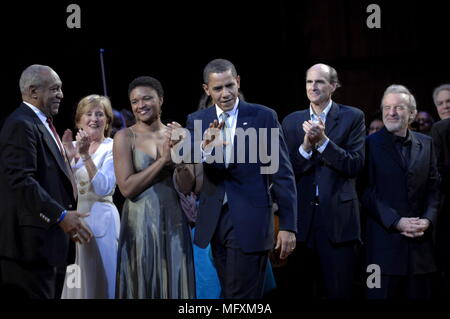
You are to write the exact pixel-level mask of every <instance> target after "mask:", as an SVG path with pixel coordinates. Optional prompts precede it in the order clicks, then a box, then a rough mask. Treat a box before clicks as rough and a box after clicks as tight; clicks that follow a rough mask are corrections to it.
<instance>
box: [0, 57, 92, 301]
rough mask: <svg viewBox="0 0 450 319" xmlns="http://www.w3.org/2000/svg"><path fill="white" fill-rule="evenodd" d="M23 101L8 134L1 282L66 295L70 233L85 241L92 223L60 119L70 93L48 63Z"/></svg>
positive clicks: (13, 290) (1, 182)
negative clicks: (81, 202) (80, 203)
mask: <svg viewBox="0 0 450 319" xmlns="http://www.w3.org/2000/svg"><path fill="white" fill-rule="evenodd" d="M19 84H20V90H21V93H22V99H23V103H22V104H21V105H20V106H19V107H18V108H17V109H16V110H15V111H14V112H13V113H12V114H11V115H10V116H9V117H8V118H7V119H6V121H5V123H4V125H3V128H2V130H1V132H0V203H1V205H2V209H1V210H0V284H1V288H2V290H3V293H4V294H5V296H8V297H16V296H20V297H25V298H33V299H34V298H39V299H41V298H59V297H60V296H59V295H58V292H60V291H61V290H62V285H63V280H64V278H61V276H58V274H60V273H61V269H62V270H63V271H64V268H65V265H66V259H67V253H68V246H69V238H68V236H67V234H69V235H70V236H71V237H72V238H73V240H75V241H80V242H85V241H88V240H89V239H90V237H91V232H90V231H89V228H88V227H87V226H85V224H84V223H83V222H82V217H85V216H87V214H81V213H79V212H77V211H75V210H74V209H75V205H76V195H77V190H76V186H75V183H74V181H73V175H72V174H71V168H70V166H69V165H68V162H67V157H66V156H65V151H64V148H63V145H62V143H61V140H60V138H59V136H58V135H57V134H56V130H55V127H54V126H53V121H52V120H53V116H54V115H56V114H57V113H58V111H59V104H60V102H61V99H62V98H63V93H62V90H61V85H62V83H61V80H60V79H59V76H58V74H56V72H55V71H53V70H52V69H51V68H50V67H48V66H42V65H32V66H29V67H28V68H27V69H25V71H23V73H22V76H21V78H20V83H19Z"/></svg>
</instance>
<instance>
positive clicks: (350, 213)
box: [283, 102, 365, 243]
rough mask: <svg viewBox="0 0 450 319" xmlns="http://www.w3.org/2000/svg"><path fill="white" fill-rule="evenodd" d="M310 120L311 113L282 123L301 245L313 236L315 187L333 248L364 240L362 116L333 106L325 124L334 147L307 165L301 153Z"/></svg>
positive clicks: (361, 113)
mask: <svg viewBox="0 0 450 319" xmlns="http://www.w3.org/2000/svg"><path fill="white" fill-rule="evenodd" d="M310 119H311V118H310V113H309V108H308V109H305V110H302V111H297V112H294V113H291V114H289V115H288V116H287V117H286V118H285V119H284V121H283V131H284V134H285V136H286V142H287V145H288V149H289V155H290V158H291V162H292V166H293V168H294V173H295V178H296V182H297V190H298V235H297V240H298V241H306V239H307V236H308V233H309V231H310V228H311V220H312V213H313V206H312V205H311V202H312V201H313V199H314V196H315V194H316V184H317V185H318V186H319V199H320V206H321V208H322V210H323V212H324V213H325V215H326V219H327V221H326V223H327V234H328V237H329V239H330V240H331V241H332V242H334V243H342V242H347V241H352V240H360V217H359V203H358V198H357V194H356V189H355V178H356V176H357V175H358V174H359V172H360V171H361V170H362V168H363V164H364V137H365V125H364V113H363V112H361V111H360V110H359V109H356V108H354V107H351V106H346V105H341V104H337V103H335V102H333V104H332V106H331V109H330V111H329V113H328V115H327V119H326V123H325V133H326V135H327V136H328V138H329V139H330V141H329V143H328V145H327V147H326V148H325V150H324V152H323V153H322V154H320V153H318V152H317V154H315V155H314V156H313V157H312V158H311V159H310V160H306V159H305V158H304V157H303V156H302V155H301V154H300V153H299V147H300V145H301V144H302V143H303V139H304V136H305V132H304V131H303V128H302V124H303V122H304V121H308V120H310Z"/></svg>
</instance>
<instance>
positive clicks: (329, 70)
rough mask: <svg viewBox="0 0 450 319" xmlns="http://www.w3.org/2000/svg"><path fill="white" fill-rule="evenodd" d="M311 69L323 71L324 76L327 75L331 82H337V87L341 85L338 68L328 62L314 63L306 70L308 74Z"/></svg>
mask: <svg viewBox="0 0 450 319" xmlns="http://www.w3.org/2000/svg"><path fill="white" fill-rule="evenodd" d="M309 71H317V72H320V73H322V74H323V75H324V76H326V78H327V79H328V82H330V84H336V88H338V87H340V86H341V84H340V82H339V78H338V74H337V71H336V69H335V68H333V67H332V66H330V65H328V64H324V63H317V64H314V65H313V66H312V67H310V68H309V69H308V70H307V71H306V74H308V72H309Z"/></svg>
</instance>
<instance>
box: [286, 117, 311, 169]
mask: <svg viewBox="0 0 450 319" xmlns="http://www.w3.org/2000/svg"><path fill="white" fill-rule="evenodd" d="M291 122H292V121H291V119H287V118H286V119H285V120H284V121H283V133H284V136H285V137H286V141H287V144H288V152H289V158H290V159H291V164H292V169H293V171H294V174H295V176H300V175H302V174H304V173H305V172H307V171H308V170H309V169H311V168H312V167H313V165H314V163H313V162H312V161H310V160H307V159H306V158H304V157H303V156H302V155H301V154H300V152H299V146H300V145H301V144H302V143H303V141H296V136H295V125H296V123H291ZM298 125H301V123H298Z"/></svg>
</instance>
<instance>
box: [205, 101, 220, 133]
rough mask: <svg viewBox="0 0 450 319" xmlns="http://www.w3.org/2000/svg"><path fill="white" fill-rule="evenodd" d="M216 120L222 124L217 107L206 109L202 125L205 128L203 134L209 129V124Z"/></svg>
mask: <svg viewBox="0 0 450 319" xmlns="http://www.w3.org/2000/svg"><path fill="white" fill-rule="evenodd" d="M214 120H217V121H219V122H220V120H219V119H218V118H217V113H216V107H215V106H210V107H209V108H207V109H205V115H204V118H203V123H202V128H203V132H202V134H203V133H204V132H205V131H206V130H207V129H208V127H209V124H211V123H212V122H214Z"/></svg>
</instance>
